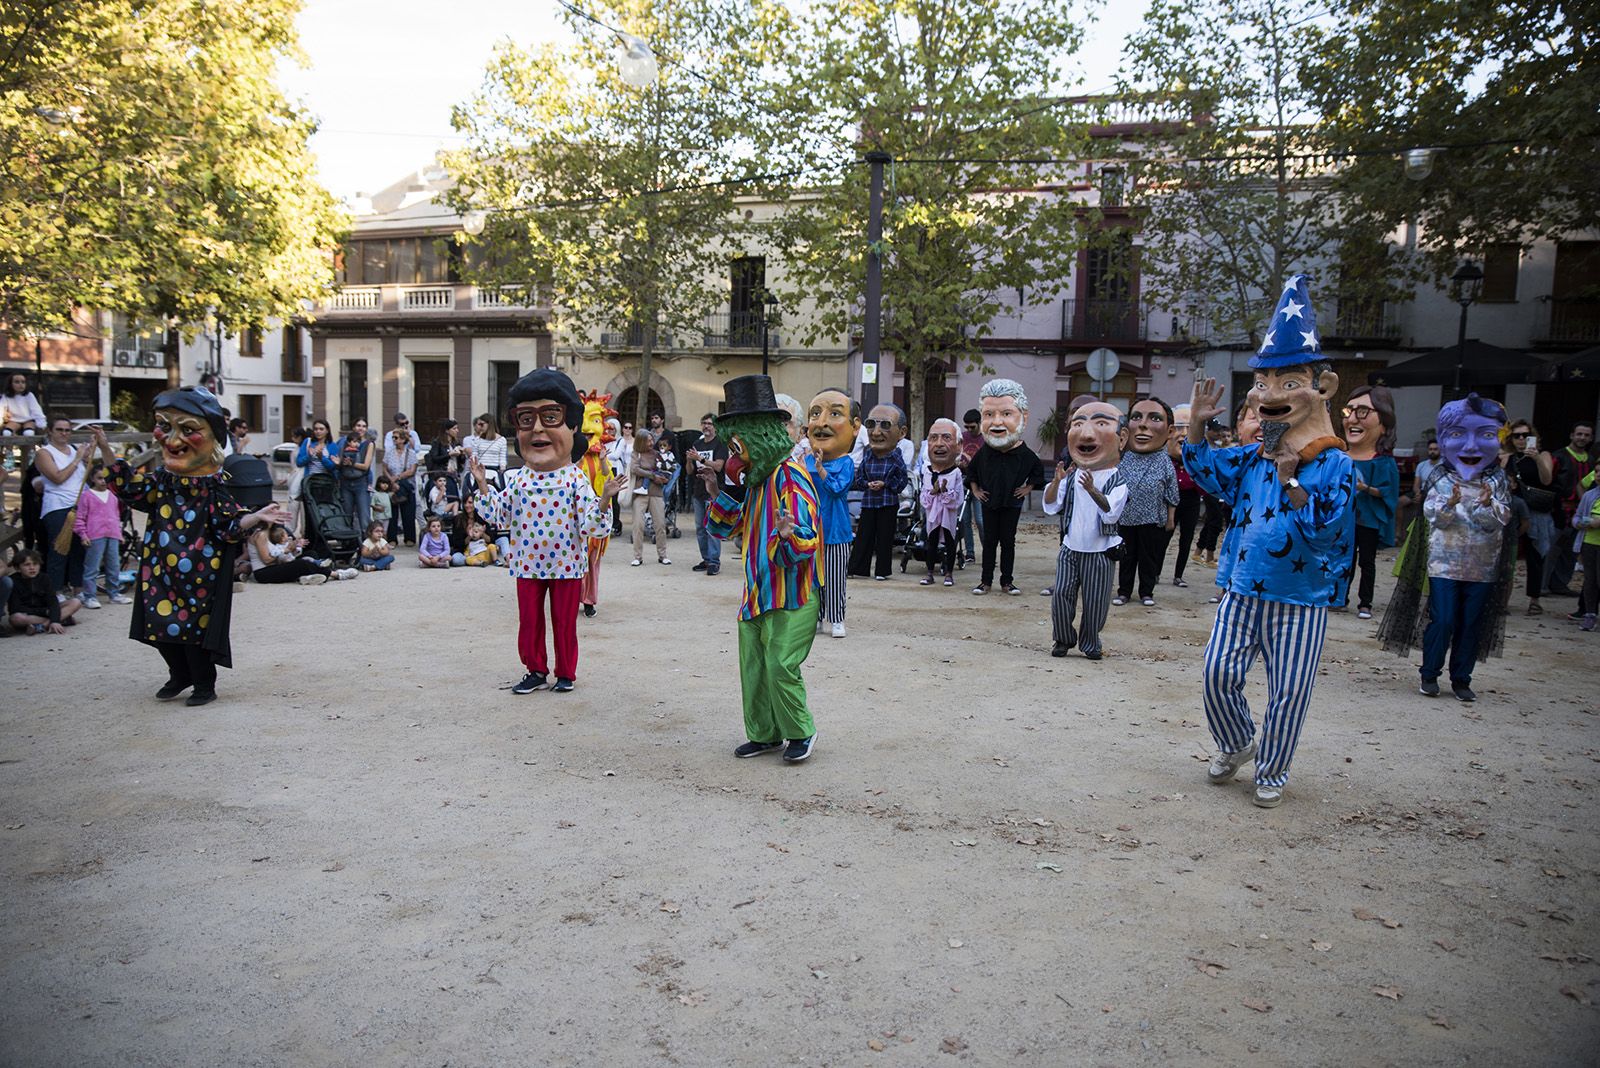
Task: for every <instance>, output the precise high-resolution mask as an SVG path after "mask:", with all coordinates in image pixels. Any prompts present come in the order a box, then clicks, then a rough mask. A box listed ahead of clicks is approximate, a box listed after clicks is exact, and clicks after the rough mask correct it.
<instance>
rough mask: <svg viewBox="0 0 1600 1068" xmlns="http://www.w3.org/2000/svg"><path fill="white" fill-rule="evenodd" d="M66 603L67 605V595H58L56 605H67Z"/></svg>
mask: <svg viewBox="0 0 1600 1068" xmlns="http://www.w3.org/2000/svg"><path fill="white" fill-rule="evenodd" d="M66 603H67V595H66V594H64V593H58V594H56V604H66Z"/></svg>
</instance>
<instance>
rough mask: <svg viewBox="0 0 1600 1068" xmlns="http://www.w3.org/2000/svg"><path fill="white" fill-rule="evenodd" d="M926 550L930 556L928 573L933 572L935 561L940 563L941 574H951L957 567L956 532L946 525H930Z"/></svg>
mask: <svg viewBox="0 0 1600 1068" xmlns="http://www.w3.org/2000/svg"><path fill="white" fill-rule="evenodd" d="M925 551H926V553H927V556H928V574H930V575H931V574H933V565H934V562H935V561H937V562H938V563H939V565H940V568H939V573H940V574H942V575H948V574H950V573H951V572H953V571H954V570H955V569H956V532H955V531H953V530H946V529H945V528H944V527H929V528H928V545H927V549H926V550H925Z"/></svg>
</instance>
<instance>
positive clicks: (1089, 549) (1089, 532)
mask: <svg viewBox="0 0 1600 1068" xmlns="http://www.w3.org/2000/svg"><path fill="white" fill-rule="evenodd" d="M1116 473H1117V469H1116V468H1114V467H1108V468H1104V469H1103V470H1100V471H1096V472H1094V485H1095V488H1096V489H1098V490H1100V491H1101V492H1102V493H1103V494H1104V495H1105V498H1106V502H1107V503H1108V504H1110V505H1111V510H1110V511H1108V512H1102V511H1101V510H1100V506H1099V505H1098V504H1096V503H1095V500H1094V498H1093V497H1091V496H1089V491H1088V490H1086V489H1084V488H1083V486H1082V485H1081V484H1079V482H1078V475H1079V471H1078V469H1077V468H1076V467H1073V468H1069V469H1068V470H1067V477H1066V478H1064V479H1062V480H1061V485H1060V486H1058V487H1057V488H1056V499H1055V502H1054V503H1052V502H1051V501H1050V490H1049V487H1046V488H1045V501H1044V511H1045V514H1046V515H1060V514H1061V509H1062V506H1063V505H1065V504H1066V502H1067V499H1068V498H1067V483H1068V481H1069V480H1070V481H1071V484H1072V494H1073V496H1072V516H1071V518H1070V519H1068V521H1067V533H1066V535H1065V536H1064V537H1063V538H1062V539H1061V544H1062V545H1063V546H1065V547H1066V548H1068V549H1071V550H1073V551H1074V552H1080V553H1103V552H1105V551H1106V550H1107V549H1109V548H1111V547H1112V546H1113V545H1119V544H1121V543H1122V536H1121V535H1119V534H1116V533H1112V534H1106V533H1105V532H1104V530H1103V529H1102V528H1103V527H1108V526H1109V527H1113V528H1114V527H1115V526H1116V522H1117V520H1118V519H1120V518H1122V507H1123V505H1125V504H1127V503H1128V487H1127V486H1123V485H1118V486H1113V487H1112V488H1111V490H1110V491H1109V492H1108V491H1107V490H1106V488H1105V486H1106V483H1107V482H1109V481H1111V479H1112V477H1113V476H1115V475H1116Z"/></svg>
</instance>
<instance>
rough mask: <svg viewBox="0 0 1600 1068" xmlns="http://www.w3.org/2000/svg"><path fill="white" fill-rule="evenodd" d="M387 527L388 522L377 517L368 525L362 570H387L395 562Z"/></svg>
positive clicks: (362, 544) (362, 546)
mask: <svg viewBox="0 0 1600 1068" xmlns="http://www.w3.org/2000/svg"><path fill="white" fill-rule="evenodd" d="M380 481H381V480H380ZM386 529H388V524H387V523H384V522H380V521H379V520H377V519H374V520H373V521H372V522H371V523H369V524H368V525H367V540H366V541H364V542H362V543H361V570H363V571H387V570H389V565H391V564H393V563H394V550H393V549H392V548H391V546H390V545H389V539H388V538H386V537H384V531H385V530H386Z"/></svg>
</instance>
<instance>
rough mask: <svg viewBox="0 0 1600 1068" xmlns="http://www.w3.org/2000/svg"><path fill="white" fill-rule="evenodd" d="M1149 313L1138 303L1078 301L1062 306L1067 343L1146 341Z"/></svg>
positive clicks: (1063, 336)
mask: <svg viewBox="0 0 1600 1068" xmlns="http://www.w3.org/2000/svg"><path fill="white" fill-rule="evenodd" d="M1148 319H1149V313H1148V309H1147V308H1146V307H1145V305H1144V303H1143V302H1142V301H1137V300H1077V299H1068V300H1064V301H1062V302H1061V339H1062V340H1063V341H1144V340H1145V339H1146V338H1147V337H1148V334H1149V326H1148Z"/></svg>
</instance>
